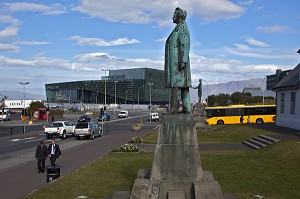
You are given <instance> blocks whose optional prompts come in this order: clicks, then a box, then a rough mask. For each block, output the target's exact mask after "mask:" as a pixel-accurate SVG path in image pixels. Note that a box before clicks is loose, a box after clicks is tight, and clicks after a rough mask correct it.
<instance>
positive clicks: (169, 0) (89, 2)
mask: <svg viewBox="0 0 300 199" xmlns="http://www.w3.org/2000/svg"><path fill="white" fill-rule="evenodd" d="M176 7H181V8H183V9H185V10H187V11H188V16H189V15H198V16H200V17H201V18H202V19H203V20H204V21H216V20H220V19H232V18H237V17H239V16H241V15H242V14H243V12H244V8H243V7H241V6H239V5H237V4H234V3H232V2H231V1H228V0H210V1H207V0H189V1H173V0H165V1H143V0H130V1H116V0H102V1H101V3H99V1H97V0H82V1H81V3H80V5H79V6H78V7H76V8H74V10H77V11H79V12H82V13H86V14H87V15H90V16H92V17H98V18H102V19H105V20H108V21H113V22H123V23H141V24H146V23H151V22H156V23H158V24H159V25H160V26H165V25H168V24H170V21H171V16H172V15H173V12H174V9H175V8H176Z"/></svg>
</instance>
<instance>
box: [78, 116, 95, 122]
mask: <svg viewBox="0 0 300 199" xmlns="http://www.w3.org/2000/svg"><path fill="white" fill-rule="evenodd" d="M91 120H92V119H91V117H90V116H89V115H82V116H80V117H79V118H78V122H90V121H91Z"/></svg>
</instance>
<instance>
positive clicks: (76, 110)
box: [70, 107, 80, 113]
mask: <svg viewBox="0 0 300 199" xmlns="http://www.w3.org/2000/svg"><path fill="white" fill-rule="evenodd" d="M70 112H71V113H77V112H80V110H79V109H78V108H77V107H72V108H70Z"/></svg>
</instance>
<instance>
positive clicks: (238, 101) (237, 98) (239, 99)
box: [230, 92, 242, 104]
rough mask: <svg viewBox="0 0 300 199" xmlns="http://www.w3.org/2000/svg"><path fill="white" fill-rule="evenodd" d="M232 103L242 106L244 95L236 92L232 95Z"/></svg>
mask: <svg viewBox="0 0 300 199" xmlns="http://www.w3.org/2000/svg"><path fill="white" fill-rule="evenodd" d="M230 97H231V103H232V104H241V103H242V93H241V92H234V93H232V94H231V96H230Z"/></svg>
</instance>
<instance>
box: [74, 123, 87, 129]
mask: <svg viewBox="0 0 300 199" xmlns="http://www.w3.org/2000/svg"><path fill="white" fill-rule="evenodd" d="M88 126H89V124H88V123H78V124H77V125H76V129H84V128H88Z"/></svg>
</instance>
